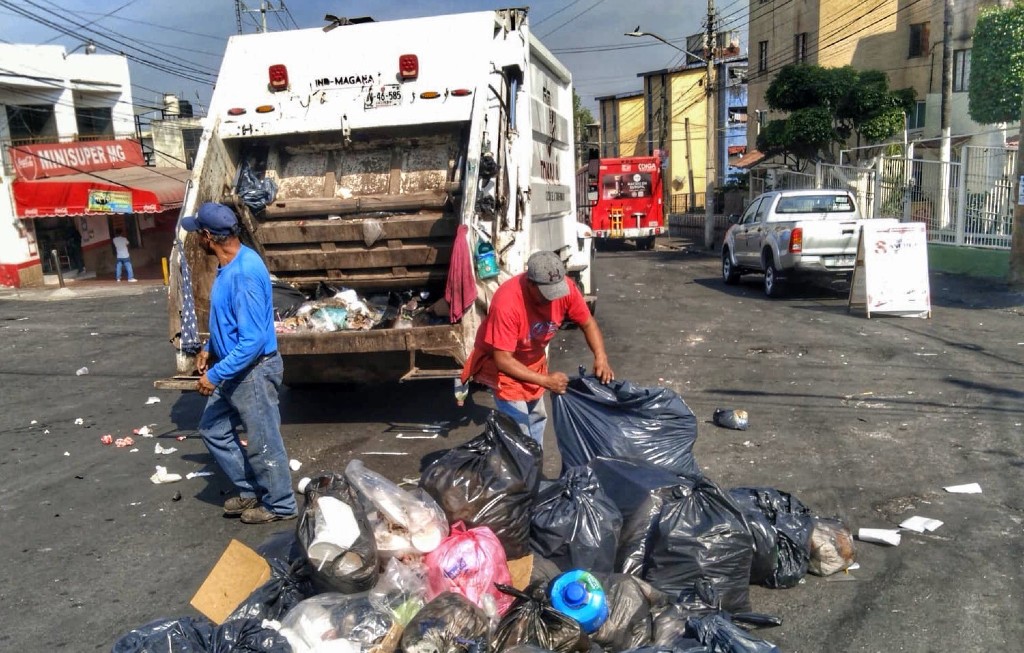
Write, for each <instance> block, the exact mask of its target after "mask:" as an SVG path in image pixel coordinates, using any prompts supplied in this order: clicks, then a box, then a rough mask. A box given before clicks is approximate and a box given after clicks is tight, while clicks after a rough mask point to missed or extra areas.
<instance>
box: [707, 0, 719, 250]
mask: <svg viewBox="0 0 1024 653" xmlns="http://www.w3.org/2000/svg"><path fill="white" fill-rule="evenodd" d="M705 38H706V40H707V48H706V49H705V55H707V61H706V62H705V63H706V65H707V69H708V70H707V79H705V81H704V89H705V90H704V93H705V96H706V98H705V103H706V104H707V126H706V127H705V133H706V141H705V148H706V149H707V153H706V155H705V160H706V161H707V169H706V171H705V173H704V174H705V184H706V188H705V192H704V246H705V247H706V248H708V249H713V248H714V246H715V132H716V131H717V126H718V121H717V120H715V64H714V61H715V0H708V29H707V32H706V37H705Z"/></svg>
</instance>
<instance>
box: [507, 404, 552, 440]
mask: <svg viewBox="0 0 1024 653" xmlns="http://www.w3.org/2000/svg"><path fill="white" fill-rule="evenodd" d="M494 405H495V406H496V407H497V409H498V412H500V413H504V414H505V415H508V416H509V417H511V418H512V420H513V421H514V422H515V423H516V424H518V425H519V430H521V431H522V432H523V435H527V436H529V437H531V438H533V439H534V440H536V441H537V444H539V445H540V446H542V447H543V446H544V427H545V426H547V423H548V412H547V409H546V408H544V397H541V398H540V399H534V400H533V401H523V400H521V399H520V400H516V401H505V400H504V399H498V397H497V396H495V397H494Z"/></svg>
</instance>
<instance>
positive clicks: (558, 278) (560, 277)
mask: <svg viewBox="0 0 1024 653" xmlns="http://www.w3.org/2000/svg"><path fill="white" fill-rule="evenodd" d="M526 278H527V279H529V280H530V281H532V282H534V283H535V284H537V288H538V289H540V294H541V295H543V296H544V299H546V300H548V301H549V302H553V301H555V300H556V299H561V298H562V297H565V296H566V295H568V294H569V284H568V283H566V281H565V264H564V263H562V259H560V258H558V254H555V253H554V252H534V253H533V254H531V255H530V259H529V260H528V261H527V262H526Z"/></svg>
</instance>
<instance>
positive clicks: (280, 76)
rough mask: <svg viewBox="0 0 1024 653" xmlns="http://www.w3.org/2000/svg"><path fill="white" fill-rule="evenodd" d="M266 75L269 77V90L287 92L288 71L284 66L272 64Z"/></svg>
mask: <svg viewBox="0 0 1024 653" xmlns="http://www.w3.org/2000/svg"><path fill="white" fill-rule="evenodd" d="M267 73H268V74H269V75H270V84H269V88H270V90H271V91H273V92H277V91H286V90H288V69H287V68H285V67H284V64H279V63H278V64H274V65H273V66H271V67H270V68H269V70H268V71H267Z"/></svg>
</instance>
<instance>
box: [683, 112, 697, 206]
mask: <svg viewBox="0 0 1024 653" xmlns="http://www.w3.org/2000/svg"><path fill="white" fill-rule="evenodd" d="M683 129H685V130H686V131H685V134H686V181H687V187H688V188H689V189H690V202H689V205H688V206H687V207H686V209H687V211H692V210H693V207H695V206H697V189H696V188H694V187H693V154H692V152H691V151H690V119H689V118H685V119H684V123H683Z"/></svg>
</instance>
